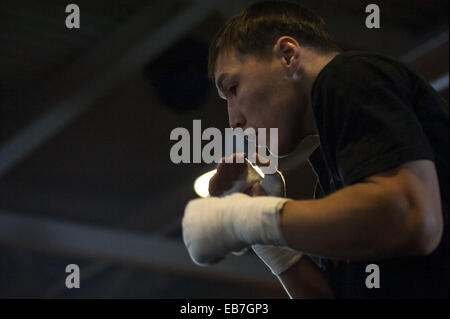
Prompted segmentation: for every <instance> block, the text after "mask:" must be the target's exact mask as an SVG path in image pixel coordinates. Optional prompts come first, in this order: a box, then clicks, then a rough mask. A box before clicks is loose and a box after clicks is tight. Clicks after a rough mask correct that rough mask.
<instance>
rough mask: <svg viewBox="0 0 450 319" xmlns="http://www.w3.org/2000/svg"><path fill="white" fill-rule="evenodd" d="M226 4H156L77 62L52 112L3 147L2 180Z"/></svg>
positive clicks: (58, 88)
mask: <svg viewBox="0 0 450 319" xmlns="http://www.w3.org/2000/svg"><path fill="white" fill-rule="evenodd" d="M220 2H221V1H219V0H212V1H192V2H186V1H175V0H170V1H169V0H168V1H164V2H159V1H158V2H156V3H155V2H153V3H152V4H151V5H150V6H148V7H147V8H144V9H143V10H141V11H140V12H139V13H138V14H137V15H136V16H134V17H133V18H131V19H130V20H129V22H128V23H126V24H125V25H124V26H123V27H121V28H120V29H119V30H117V31H115V32H113V34H111V35H110V36H109V37H107V38H105V40H104V41H103V42H101V43H100V44H98V45H97V46H95V47H94V48H93V49H92V50H91V51H89V52H88V53H87V54H85V55H84V56H83V57H81V58H80V59H78V60H77V61H75V62H74V63H73V64H72V65H71V66H70V67H68V69H67V70H66V71H65V73H64V74H62V75H60V76H58V77H56V78H55V79H54V80H53V81H52V83H51V84H49V85H48V88H49V89H50V92H53V93H54V94H55V96H53V97H51V98H50V101H52V102H51V105H50V107H49V111H48V112H47V113H45V114H43V115H42V116H40V117H39V118H37V119H36V120H35V121H34V122H33V123H31V124H30V125H29V126H28V127H26V128H24V129H23V130H21V131H19V133H17V134H16V135H15V136H13V137H12V138H11V139H10V140H8V141H6V142H5V143H4V144H3V145H0V177H1V176H2V175H4V174H5V173H6V172H8V171H9V170H10V169H11V168H12V167H14V165H16V164H17V163H18V162H20V161H21V160H22V159H23V158H25V157H26V156H27V155H28V154H30V153H31V152H33V151H34V150H36V149H37V148H39V146H41V145H42V144H44V143H45V142H46V141H48V140H49V139H51V138H52V137H53V136H55V135H56V134H58V133H59V132H60V131H61V130H62V129H63V128H64V127H66V126H67V125H68V124H70V123H71V122H72V121H73V120H74V119H76V118H77V117H78V116H80V115H81V114H82V113H83V111H85V110H86V109H87V108H88V107H90V106H92V105H93V103H94V102H95V100H96V99H98V98H100V97H102V96H104V95H105V94H106V93H107V92H108V91H109V90H111V89H112V88H114V87H115V86H117V85H118V84H119V83H121V82H122V81H124V80H126V79H127V77H129V76H131V75H132V74H133V73H135V72H138V71H139V70H140V69H141V68H142V67H143V66H144V65H145V64H147V63H148V62H149V61H150V60H151V59H153V58H155V57H157V56H158V55H159V54H161V53H162V52H163V51H164V50H165V49H167V48H168V47H169V46H170V45H171V44H173V43H174V42H175V41H177V40H178V39H180V38H181V37H182V36H183V35H184V34H185V33H186V32H188V31H189V30H191V29H192V27H193V26H195V25H196V24H197V23H199V22H201V20H202V19H204V18H205V16H206V15H207V14H209V13H210V12H211V11H212V10H214V9H215V8H216V7H217V5H218V4H219V3H220ZM56 92H57V93H56Z"/></svg>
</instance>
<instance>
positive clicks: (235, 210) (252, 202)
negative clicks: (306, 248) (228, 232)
mask: <svg viewBox="0 0 450 319" xmlns="http://www.w3.org/2000/svg"><path fill="white" fill-rule="evenodd" d="M225 198H227V199H228V200H229V202H230V203H233V205H230V209H229V215H230V219H231V222H232V227H233V232H234V234H235V236H236V237H237V239H239V240H240V241H242V242H244V243H247V244H249V245H253V244H262V245H273V246H286V245H287V243H286V240H285V239H284V237H283V235H282V233H281V228H280V212H281V210H282V208H283V206H284V204H285V203H286V202H287V201H289V199H287V198H280V197H272V196H260V197H250V196H247V195H244V194H239V193H236V194H233V195H230V196H227V197H225ZM225 198H224V199H225Z"/></svg>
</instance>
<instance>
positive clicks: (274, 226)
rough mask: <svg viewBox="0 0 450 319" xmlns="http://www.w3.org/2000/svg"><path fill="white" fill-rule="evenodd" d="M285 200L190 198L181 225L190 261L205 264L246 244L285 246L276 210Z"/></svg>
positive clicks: (229, 197)
mask: <svg viewBox="0 0 450 319" xmlns="http://www.w3.org/2000/svg"><path fill="white" fill-rule="evenodd" d="M286 201H288V199H286V198H279V197H270V196H261V197H250V196H248V195H245V194H241V193H235V194H232V195H229V196H225V197H223V198H217V197H211V198H204V199H194V200H191V201H190V202H189V203H188V205H187V206H186V209H185V212H184V217H183V222H182V226H183V240H184V244H185V245H186V247H187V249H188V251H189V254H190V256H191V258H192V260H193V261H194V262H196V263H197V264H199V265H208V264H211V263H215V262H217V261H219V260H221V259H223V258H224V257H225V256H226V255H227V254H228V253H230V252H232V251H239V250H242V249H243V248H245V247H247V246H249V245H253V244H262V245H273V246H284V245H286V241H285V240H284V238H283V236H282V234H281V231H280V225H279V212H280V210H281V209H282V207H283V205H284V204H285V203H286Z"/></svg>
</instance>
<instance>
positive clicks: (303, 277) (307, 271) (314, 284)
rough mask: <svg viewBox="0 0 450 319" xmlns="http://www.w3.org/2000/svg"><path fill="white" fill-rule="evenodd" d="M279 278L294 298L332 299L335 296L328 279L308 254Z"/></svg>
mask: <svg viewBox="0 0 450 319" xmlns="http://www.w3.org/2000/svg"><path fill="white" fill-rule="evenodd" d="M278 279H279V280H280V282H281V284H282V285H283V287H284V289H285V290H286V292H287V293H288V295H289V296H290V297H291V298H293V299H330V298H333V297H334V295H333V291H332V289H331V286H330V283H329V282H328V279H327V278H326V276H325V275H324V273H323V272H322V271H321V270H320V268H319V267H317V266H316V264H315V263H314V262H313V261H312V260H311V259H310V258H309V257H308V256H303V257H302V258H301V259H300V261H299V262H297V263H296V264H295V265H294V266H292V267H291V268H289V269H288V270H286V271H285V272H284V273H282V274H281V275H280V276H279V277H278Z"/></svg>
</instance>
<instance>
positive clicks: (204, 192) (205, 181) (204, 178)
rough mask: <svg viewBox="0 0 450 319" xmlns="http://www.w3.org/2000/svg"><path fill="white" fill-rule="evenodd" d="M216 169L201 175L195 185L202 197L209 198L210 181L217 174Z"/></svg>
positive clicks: (196, 190)
mask: <svg viewBox="0 0 450 319" xmlns="http://www.w3.org/2000/svg"><path fill="white" fill-rule="evenodd" d="M216 171H217V170H216V169H213V170H212V171H209V172H206V173H204V174H202V175H200V176H199V177H198V178H197V179H196V180H195V183H194V190H195V192H196V193H197V195H198V196H200V197H208V196H209V191H208V188H209V180H210V179H211V177H213V175H214V174H215V173H216Z"/></svg>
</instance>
